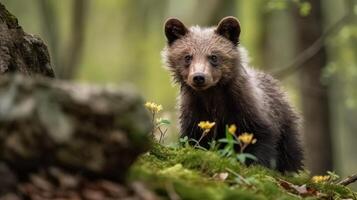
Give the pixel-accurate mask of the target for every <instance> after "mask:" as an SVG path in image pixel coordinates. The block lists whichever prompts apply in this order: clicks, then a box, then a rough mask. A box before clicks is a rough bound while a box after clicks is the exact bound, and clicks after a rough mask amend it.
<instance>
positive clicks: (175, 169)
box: [129, 144, 357, 200]
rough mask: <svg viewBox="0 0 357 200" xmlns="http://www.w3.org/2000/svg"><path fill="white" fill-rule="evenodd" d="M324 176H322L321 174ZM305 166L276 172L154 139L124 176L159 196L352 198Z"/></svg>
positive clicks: (354, 195) (348, 191)
mask: <svg viewBox="0 0 357 200" xmlns="http://www.w3.org/2000/svg"><path fill="white" fill-rule="evenodd" d="M326 177H327V176H326ZM328 177H329V178H328V179H324V178H323V177H317V179H316V177H315V180H314V179H312V178H311V176H310V175H309V174H308V173H307V172H300V173H299V174H289V175H282V174H281V173H278V172H276V171H273V170H269V169H267V168H264V167H260V166H249V167H247V166H245V165H243V164H241V163H239V162H238V161H237V160H234V159H231V158H226V157H222V156H221V155H220V154H219V153H218V152H216V151H207V150H202V149H194V148H192V147H190V146H182V145H181V146H180V145H178V146H176V147H165V146H162V145H160V144H155V145H154V147H153V148H152V149H151V150H150V151H149V152H147V153H146V154H144V155H142V156H141V157H140V158H139V160H138V161H137V162H136V163H135V164H134V166H133V167H132V168H131V173H130V177H129V180H130V181H142V182H144V183H146V185H147V186H148V187H149V188H150V190H151V191H154V193H155V194H157V195H158V196H159V197H164V199H173V200H179V199H206V200H209V199H254V200H259V199H262V200H263V199H274V200H276V199H302V198H306V199H357V193H356V192H353V191H352V190H351V189H350V188H348V187H345V186H342V185H339V184H336V182H337V179H338V178H337V175H334V174H330V175H328Z"/></svg>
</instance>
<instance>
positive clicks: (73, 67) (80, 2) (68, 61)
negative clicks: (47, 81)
mask: <svg viewBox="0 0 357 200" xmlns="http://www.w3.org/2000/svg"><path fill="white" fill-rule="evenodd" d="M88 4H89V2H88V1H87V0H73V7H72V22H71V33H70V36H71V37H70V40H69V43H68V44H67V45H68V46H66V47H65V48H66V49H65V50H66V51H65V52H63V54H62V55H61V56H62V57H61V60H62V61H63V62H60V65H61V67H60V68H59V69H58V76H59V77H60V78H62V79H73V78H74V77H75V76H76V75H77V72H78V68H79V64H80V59H81V57H82V53H83V46H84V39H85V38H84V37H85V34H84V33H85V27H86V21H87V12H88Z"/></svg>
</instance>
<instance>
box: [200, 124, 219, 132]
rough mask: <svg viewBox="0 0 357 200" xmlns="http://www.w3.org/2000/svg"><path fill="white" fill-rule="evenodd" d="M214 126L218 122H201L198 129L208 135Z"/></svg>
mask: <svg viewBox="0 0 357 200" xmlns="http://www.w3.org/2000/svg"><path fill="white" fill-rule="evenodd" d="M214 125H216V122H209V121H201V122H200V123H198V127H200V128H201V129H202V130H203V133H208V132H209V131H210V130H211V128H212V127H213V126H214Z"/></svg>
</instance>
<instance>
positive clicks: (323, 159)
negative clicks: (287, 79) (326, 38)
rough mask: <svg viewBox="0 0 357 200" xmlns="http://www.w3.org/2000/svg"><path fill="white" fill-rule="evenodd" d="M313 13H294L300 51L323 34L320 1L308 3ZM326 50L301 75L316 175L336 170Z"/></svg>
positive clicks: (309, 163) (310, 157)
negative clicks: (325, 79) (324, 75)
mask: <svg viewBox="0 0 357 200" xmlns="http://www.w3.org/2000/svg"><path fill="white" fill-rule="evenodd" d="M308 2H310V3H311V6H312V9H311V12H310V14H309V15H308V16H305V17H303V16H300V15H299V14H298V12H297V11H296V12H295V20H296V27H297V29H298V33H297V34H298V46H299V49H300V51H302V50H304V49H306V48H308V47H309V46H310V45H311V44H312V43H313V42H314V41H315V40H317V39H318V38H319V37H321V35H322V33H323V26H322V24H323V16H322V8H321V6H322V5H321V4H322V1H321V0H309V1H308ZM326 59H327V56H326V49H325V47H323V48H321V50H320V51H319V52H318V53H317V54H316V55H315V56H314V57H312V58H311V59H310V60H309V61H307V63H306V64H305V66H303V67H302V69H301V71H300V74H299V75H300V81H301V96H302V111H303V116H304V135H305V144H306V152H305V153H306V159H307V160H306V161H307V167H308V169H310V170H311V172H312V173H313V174H323V173H326V170H332V169H333V161H332V157H333V155H332V144H331V127H330V126H331V124H330V108H329V86H328V85H325V84H323V83H322V82H321V76H322V72H323V69H324V67H325V66H326V62H327V61H326Z"/></svg>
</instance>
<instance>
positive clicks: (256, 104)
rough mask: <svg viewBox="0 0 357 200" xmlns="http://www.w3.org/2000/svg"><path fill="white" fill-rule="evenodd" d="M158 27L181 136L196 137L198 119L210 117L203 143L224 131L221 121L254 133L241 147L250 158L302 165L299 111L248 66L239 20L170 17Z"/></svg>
mask: <svg viewBox="0 0 357 200" xmlns="http://www.w3.org/2000/svg"><path fill="white" fill-rule="evenodd" d="M164 27H165V35H166V39H167V45H166V47H165V48H164V50H163V52H162V55H163V59H164V62H165V63H166V66H167V68H168V69H169V71H170V72H171V74H172V76H173V80H174V81H175V82H176V83H178V84H179V86H180V95H179V110H180V118H179V119H180V132H181V136H188V137H189V138H193V139H196V140H198V139H199V138H200V136H201V134H202V130H200V128H199V127H198V126H197V125H198V123H199V122H200V121H211V122H215V123H216V124H215V126H214V127H213V128H212V130H211V132H210V133H209V134H208V135H207V136H206V137H205V138H204V139H203V140H202V141H201V143H200V145H201V146H203V147H208V145H209V144H208V143H209V142H210V141H211V140H218V139H220V138H224V137H225V128H226V126H227V125H231V124H235V125H236V126H237V134H241V133H245V132H248V133H253V134H254V137H255V138H256V139H257V142H256V143H255V144H251V145H249V146H248V147H247V148H246V149H245V152H247V153H250V154H253V155H254V156H255V157H256V158H257V161H254V162H253V161H252V160H251V162H250V163H257V164H260V165H263V166H266V167H269V168H273V169H276V170H278V171H281V172H297V171H298V170H300V169H302V166H303V164H302V160H303V153H302V148H301V145H300V141H299V125H300V120H299V115H298V114H297V113H296V112H295V111H294V109H293V108H292V106H291V104H290V103H289V102H288V101H287V98H286V95H285V93H284V92H283V91H282V90H281V89H280V86H279V83H278V81H277V80H275V79H274V78H272V77H271V76H270V75H268V74H265V73H263V72H260V71H257V70H254V69H252V68H250V66H249V63H248V59H247V53H246V51H245V49H244V48H243V47H241V46H240V42H239V35H240V32H241V28H240V23H239V21H238V20H237V19H236V18H234V17H226V18H224V19H222V20H221V21H220V22H219V24H218V26H217V27H211V28H201V27H199V26H193V27H190V28H187V27H186V26H185V25H184V24H183V23H182V22H181V21H180V20H178V19H176V18H170V19H168V20H167V21H166V22H165V26H164ZM237 148H239V147H237ZM237 150H239V149H237ZM250 163H248V164H250Z"/></svg>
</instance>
